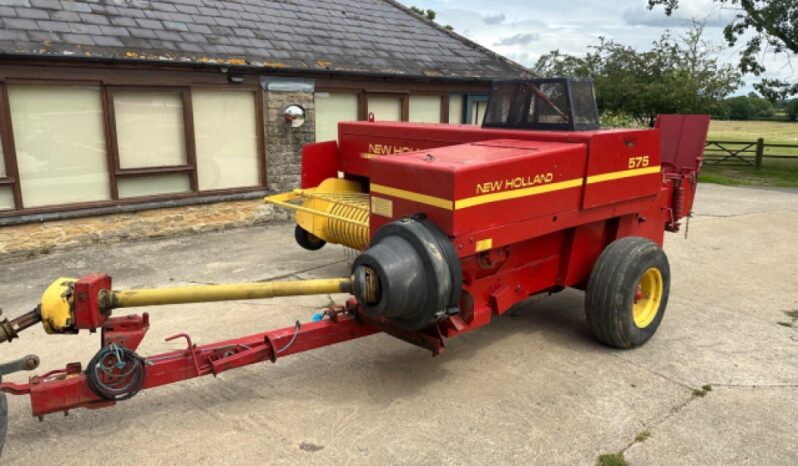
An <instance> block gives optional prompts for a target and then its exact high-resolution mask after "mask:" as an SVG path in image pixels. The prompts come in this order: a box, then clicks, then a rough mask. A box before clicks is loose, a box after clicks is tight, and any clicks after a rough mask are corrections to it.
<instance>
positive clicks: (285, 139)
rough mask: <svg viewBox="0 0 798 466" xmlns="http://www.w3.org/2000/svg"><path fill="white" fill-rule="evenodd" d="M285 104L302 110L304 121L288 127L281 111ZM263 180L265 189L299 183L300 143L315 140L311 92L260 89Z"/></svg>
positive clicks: (275, 189)
mask: <svg viewBox="0 0 798 466" xmlns="http://www.w3.org/2000/svg"><path fill="white" fill-rule="evenodd" d="M289 105H300V106H301V107H302V108H304V109H305V124H303V125H302V126H300V127H299V128H292V127H291V125H290V124H287V123H286V121H285V118H284V116H283V111H284V110H285V108H286V107H288V106H289ZM263 108H264V109H265V111H264V118H263V120H264V135H265V141H266V166H267V167H268V168H267V169H266V180H267V184H268V186H269V189H270V190H272V191H277V192H283V191H288V190H291V189H294V188H296V187H298V186H299V178H300V170H301V154H302V146H303V145H304V144H308V143H311V142H314V141H315V132H316V125H315V121H316V118H315V117H316V113H315V109H314V106H313V92H312V91H304V92H303V91H269V90H266V91H264V92H263Z"/></svg>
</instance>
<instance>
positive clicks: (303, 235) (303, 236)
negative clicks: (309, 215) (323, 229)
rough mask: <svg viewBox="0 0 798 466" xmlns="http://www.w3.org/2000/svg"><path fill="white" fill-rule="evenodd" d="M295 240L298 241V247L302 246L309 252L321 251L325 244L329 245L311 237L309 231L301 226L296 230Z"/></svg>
mask: <svg viewBox="0 0 798 466" xmlns="http://www.w3.org/2000/svg"><path fill="white" fill-rule="evenodd" d="M294 238H295V239H296V242H297V244H298V245H300V246H302V247H303V248H305V249H307V250H308V251H318V250H319V249H321V248H323V247H324V245H325V244H327V241H324V240H323V239H320V238H317V237H315V236H313V235H311V234H310V233H308V231H307V230H305V229H304V228H302V227H301V226H299V225H297V226H296V228H294Z"/></svg>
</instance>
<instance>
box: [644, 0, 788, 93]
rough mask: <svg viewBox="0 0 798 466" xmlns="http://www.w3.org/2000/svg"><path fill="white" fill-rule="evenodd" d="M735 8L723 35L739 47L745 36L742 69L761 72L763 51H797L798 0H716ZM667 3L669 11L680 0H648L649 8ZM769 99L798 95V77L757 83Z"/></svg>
mask: <svg viewBox="0 0 798 466" xmlns="http://www.w3.org/2000/svg"><path fill="white" fill-rule="evenodd" d="M713 1H714V2H716V3H719V4H722V5H726V6H729V7H731V8H733V9H734V10H735V11H736V12H737V14H736V15H735V17H734V19H733V20H732V22H731V23H729V24H728V25H726V27H725V29H724V35H725V37H726V42H728V44H729V46H730V47H736V46H737V42H738V41H739V40H740V39H742V40H744V41H746V42H745V45H743V47H742V48H741V49H740V70H741V71H742V72H743V73H752V74H754V75H756V76H760V75H761V74H762V73H764V72H765V71H766V70H765V66H764V65H763V64H762V60H761V58H762V56H763V54H764V52H766V51H767V52H772V53H774V54H777V55H778V54H785V55H788V56H789V55H796V54H798V0H713ZM657 5H663V6H664V7H665V13H666V14H667V15H670V14H672V13H673V10H675V9H676V8H678V7H679V0H648V6H649V8H654V7H655V6H657ZM755 87H756V88H757V90H758V91H759V92H761V93H762V95H764V96H765V97H766V98H767V99H768V100H770V101H776V100H778V99H779V98H784V97H786V96H790V95H798V81H795V80H793V81H783V80H775V79H763V80H762V82H760V83H758V84H756V85H755Z"/></svg>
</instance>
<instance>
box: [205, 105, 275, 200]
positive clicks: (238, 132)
mask: <svg viewBox="0 0 798 466" xmlns="http://www.w3.org/2000/svg"><path fill="white" fill-rule="evenodd" d="M191 101H192V108H193V109H194V135H195V140H196V148H197V149H196V150H197V174H198V177H199V189H200V190H201V191H202V190H209V189H222V188H241V187H248V186H257V185H258V184H259V183H260V160H259V155H258V130H257V121H258V118H257V116H256V113H255V105H256V102H255V93H254V92H238V91H229V92H228V91H213V90H194V91H192V92H191Z"/></svg>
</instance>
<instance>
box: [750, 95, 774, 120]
mask: <svg viewBox="0 0 798 466" xmlns="http://www.w3.org/2000/svg"><path fill="white" fill-rule="evenodd" d="M748 101H749V102H751V108H752V109H753V113H752V114H751V116H753V117H754V118H772V117H774V116H776V108H775V107H774V106H773V104H772V103H771V102H770V101H769V100H767V99H763V98H762V97H760V96H759V95H757V93H756V92H750V93H749V94H748Z"/></svg>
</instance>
